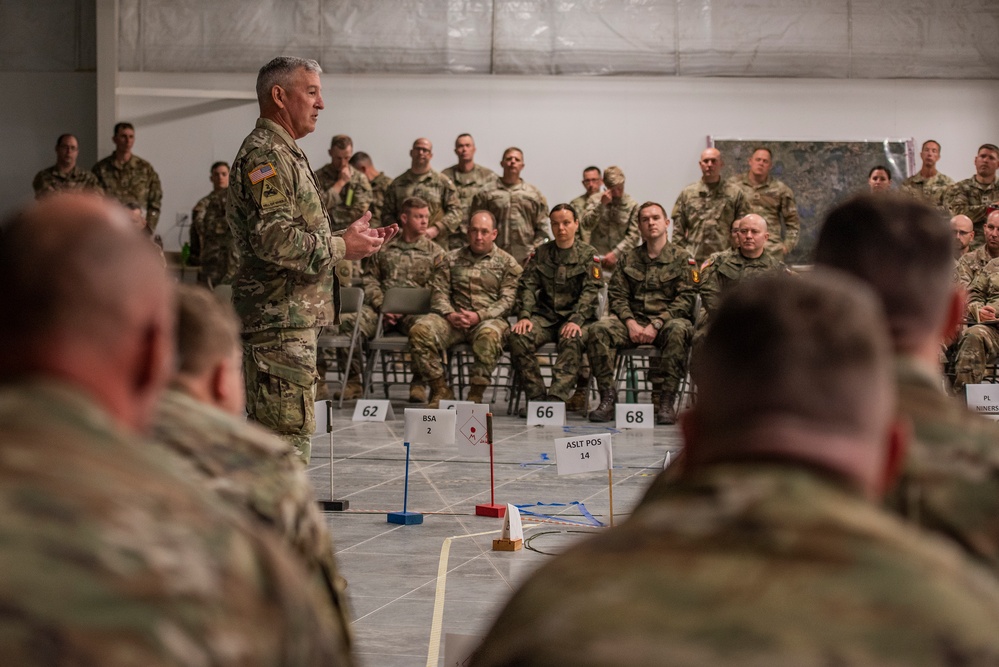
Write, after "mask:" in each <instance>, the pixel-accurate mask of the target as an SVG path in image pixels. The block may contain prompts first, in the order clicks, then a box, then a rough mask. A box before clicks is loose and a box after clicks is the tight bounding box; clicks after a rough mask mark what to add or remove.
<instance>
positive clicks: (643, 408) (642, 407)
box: [614, 403, 656, 431]
mask: <svg viewBox="0 0 999 667" xmlns="http://www.w3.org/2000/svg"><path fill="white" fill-rule="evenodd" d="M614 409H615V412H616V415H617V424H616V425H615V426H616V427H617V430H619V431H623V430H624V429H626V428H655V426H656V416H655V411H654V410H653V409H652V404H651V403H618V404H617V407H616V408H614Z"/></svg>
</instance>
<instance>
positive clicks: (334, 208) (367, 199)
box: [316, 164, 377, 231]
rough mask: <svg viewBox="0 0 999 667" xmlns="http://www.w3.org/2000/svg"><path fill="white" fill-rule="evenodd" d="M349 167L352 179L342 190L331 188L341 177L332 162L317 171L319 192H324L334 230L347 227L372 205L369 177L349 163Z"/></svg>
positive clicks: (324, 201) (324, 199)
mask: <svg viewBox="0 0 999 667" xmlns="http://www.w3.org/2000/svg"><path fill="white" fill-rule="evenodd" d="M348 168H349V169H350V180H349V181H348V182H347V184H346V185H345V186H343V188H341V189H340V192H333V191H332V190H330V188H331V187H333V185H334V184H335V183H336V182H337V180H339V178H340V173H339V171H336V170H334V169H333V165H332V164H328V165H326V166H325V167H323V168H322V169H320V170H319V171H317V172H316V180H318V181H319V192H321V193H322V195H323V203H324V204H326V210H327V211H329V214H330V218H332V219H333V231H339V230H342V229H347V227H349V226H350V223H352V222H354V221H355V220H357V219H358V218H360V217H361V216H362V215H364V214H365V212H366V211H367V210H368V208H369V207H370V206H371V199H372V195H371V184H370V183H368V177H367V176H365V175H364V174H362V173H361V172H359V171H358V170H356V169H354V168H353V167H350V166H349V165H348ZM372 222H374V219H372ZM373 226H377V224H376V225H373Z"/></svg>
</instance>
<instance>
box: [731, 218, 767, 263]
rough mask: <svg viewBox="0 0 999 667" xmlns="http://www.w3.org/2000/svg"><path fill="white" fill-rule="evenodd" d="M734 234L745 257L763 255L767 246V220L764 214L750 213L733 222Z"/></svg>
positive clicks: (751, 257) (752, 257)
mask: <svg viewBox="0 0 999 667" xmlns="http://www.w3.org/2000/svg"><path fill="white" fill-rule="evenodd" d="M732 234H733V236H735V243H736V245H738V246H739V252H740V253H742V256H743V257H749V258H750V259H756V258H757V257H760V256H761V255H763V251H764V250H765V249H766V247H767V239H769V238H770V234H769V233H768V232H767V221H766V220H764V219H763V217H762V216H759V215H756V214H755V213H750V214H749V215H746V216H743V217H741V218H739V219H738V220H736V221H735V222H734V223H732Z"/></svg>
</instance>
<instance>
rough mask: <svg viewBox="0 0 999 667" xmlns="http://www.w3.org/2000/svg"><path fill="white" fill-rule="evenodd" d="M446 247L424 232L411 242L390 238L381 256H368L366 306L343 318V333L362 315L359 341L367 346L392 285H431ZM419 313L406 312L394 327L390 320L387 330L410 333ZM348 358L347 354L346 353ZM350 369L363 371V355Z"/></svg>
mask: <svg viewBox="0 0 999 667" xmlns="http://www.w3.org/2000/svg"><path fill="white" fill-rule="evenodd" d="M444 254H445V253H444V250H443V249H442V248H441V247H440V246H439V245H437V244H436V243H434V242H433V241H432V240H430V239H429V238H427V237H426V236H424V235H421V236H420V237H419V238H418V239H416V240H415V241H413V242H412V243H409V242H407V241H404V240H403V238H402V236H401V235H400V236H396V237H395V238H394V239H392V240H391V241H389V243H388V245H387V246H385V247H384V248H383V249H382V250H381V251H380V252H379V253H378V254H377V255H374V256H372V257H370V258H369V259H368V262H367V266H366V268H365V270H364V275H362V276H361V282H362V283H363V285H364V305H363V306H361V311H360V313H347V314H345V315H344V316H343V317H342V318H341V321H340V333H341V334H347V335H350V334H351V333H353V331H354V322H356V321H357V318H358V317H360V318H361V326H360V329H359V332H358V344H359V345H364V344H365V343H367V341H368V340H369V339H370V338H371V337H372V336H374V335H375V329H376V328H377V327H378V312H379V311H380V310H381V307H382V302H383V301H384V300H385V292H386V291H387V290H388V289H390V288H392V287H430V283H431V281H432V279H433V276H434V272H435V271H436V270H437V267H439V266H440V265H441V263H442V262H443V261H444ZM419 317H420V316H419V315H406V316H404V317H402V318H401V319H400V320H399V322H398V323H396V325H395V326H394V327H389V326H388V324H387V323H386V325H385V327H384V328H385V331H391V330H395V331H398V332H399V333H401V334H408V333H409V329H410V327H412V326H413V324H415V323H416V320H417V319H419ZM342 358H343V360H344V361H346V359H347V355H346V353H344V354H342ZM349 370H350V375H351V376H357V375H359V374H360V371H361V360H360V355H356V356H355V357H354V360H353V366H352V368H350V369H349Z"/></svg>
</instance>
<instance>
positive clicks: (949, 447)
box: [886, 357, 999, 571]
mask: <svg viewBox="0 0 999 667" xmlns="http://www.w3.org/2000/svg"><path fill="white" fill-rule="evenodd" d="M895 375H896V381H897V385H898V412H899V414H900V415H902V416H904V417H906V418H908V420H909V422H910V423H911V424H912V427H913V431H914V433H913V438H912V442H911V443H910V444H909V450H908V453H907V455H906V460H905V466H904V468H903V470H902V474H901V476H900V477H899V480H898V483H897V484H896V486H895V488H894V489H893V490H892V492H891V493H890V494H889V495H888V498H887V499H886V502H887V505H888V507H889V508H891V509H892V510H893V511H895V512H897V513H898V514H901V515H902V516H903V517H905V518H906V519H908V520H909V521H912V522H913V523H915V524H918V525H920V526H922V527H923V528H926V529H927V530H931V531H933V532H935V533H938V534H941V535H943V536H945V537H947V538H949V539H951V540H953V541H954V542H956V543H957V544H958V545H959V546H960V547H961V548H962V549H964V550H965V551H967V552H968V553H969V554H970V555H971V556H972V557H973V558H974V559H975V560H978V561H980V562H982V563H983V564H986V565H988V566H989V567H990V568H992V569H993V571H999V448H997V447H996V443H999V424H997V423H996V422H994V421H990V420H988V419H986V418H984V417H981V416H979V415H976V414H974V413H973V412H971V411H970V410H968V408H967V407H965V406H964V404H963V403H962V402H961V401H959V400H957V399H954V398H952V397H950V396H947V394H945V393H944V391H943V389H942V388H941V387H942V386H943V377H941V375H940V372H939V371H937V370H929V369H926V368H924V367H923V366H922V365H921V364H920V362H918V361H916V360H914V359H911V358H907V357H901V358H899V359H897V360H896V370H895ZM996 388H997V389H999V386H997V387H996Z"/></svg>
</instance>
